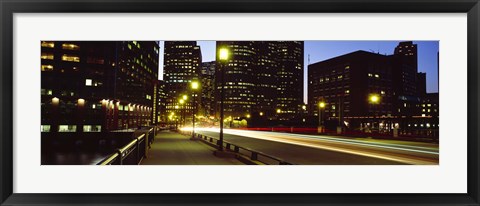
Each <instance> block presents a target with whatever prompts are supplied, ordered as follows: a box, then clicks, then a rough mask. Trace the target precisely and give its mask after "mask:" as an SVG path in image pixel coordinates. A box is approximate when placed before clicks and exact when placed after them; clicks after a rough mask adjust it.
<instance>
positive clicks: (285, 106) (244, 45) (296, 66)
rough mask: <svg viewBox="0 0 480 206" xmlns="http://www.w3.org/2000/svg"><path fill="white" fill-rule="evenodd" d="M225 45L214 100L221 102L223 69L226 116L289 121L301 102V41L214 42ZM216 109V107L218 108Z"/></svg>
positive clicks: (219, 46) (219, 61) (299, 107)
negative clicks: (225, 59)
mask: <svg viewBox="0 0 480 206" xmlns="http://www.w3.org/2000/svg"><path fill="white" fill-rule="evenodd" d="M221 48H228V49H229V51H230V56H229V59H228V60H227V62H222V60H219V58H218V52H217V68H216V80H215V81H216V89H217V92H216V102H217V105H218V104H219V103H220V89H221V88H222V85H221V84H222V82H221V79H220V76H221V73H220V72H221V70H222V69H225V102H224V104H225V110H224V111H225V116H226V117H230V116H231V117H232V118H237V119H242V118H250V117H257V118H265V119H270V120H291V119H292V118H294V117H298V116H301V114H300V109H301V105H303V42H297V41H217V50H219V49H221ZM217 108H218V107H217Z"/></svg>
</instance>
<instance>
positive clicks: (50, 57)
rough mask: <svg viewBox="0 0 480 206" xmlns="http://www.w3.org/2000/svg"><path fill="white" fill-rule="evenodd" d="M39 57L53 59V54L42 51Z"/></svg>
mask: <svg viewBox="0 0 480 206" xmlns="http://www.w3.org/2000/svg"><path fill="white" fill-rule="evenodd" d="M41 58H42V59H53V54H51V53H44V52H42V56H41Z"/></svg>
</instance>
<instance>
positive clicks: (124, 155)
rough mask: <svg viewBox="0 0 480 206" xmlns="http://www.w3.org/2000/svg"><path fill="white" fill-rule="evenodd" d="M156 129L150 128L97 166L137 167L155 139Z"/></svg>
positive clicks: (145, 156)
mask: <svg viewBox="0 0 480 206" xmlns="http://www.w3.org/2000/svg"><path fill="white" fill-rule="evenodd" d="M156 132H157V128H155V127H154V128H151V129H149V130H148V132H145V133H144V134H141V135H140V136H138V137H136V138H135V139H134V140H132V141H131V142H129V143H128V144H127V145H125V146H123V147H122V148H119V149H117V150H116V152H115V153H113V154H111V155H109V156H107V157H106V158H105V159H103V160H102V161H100V162H99V163H98V164H97V165H138V164H139V163H140V162H141V161H142V159H143V158H147V154H148V149H149V147H150V145H151V144H152V143H153V140H154V139H155V138H154V137H155V134H156Z"/></svg>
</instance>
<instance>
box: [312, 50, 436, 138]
mask: <svg viewBox="0 0 480 206" xmlns="http://www.w3.org/2000/svg"><path fill="white" fill-rule="evenodd" d="M308 94H309V95H308V105H309V113H310V114H314V115H315V116H318V115H319V114H320V115H322V119H323V120H325V121H327V124H328V123H329V124H330V125H336V126H341V127H345V128H348V129H351V130H362V131H371V130H372V129H375V130H376V131H378V132H380V133H382V132H384V133H389V132H392V130H393V129H394V128H396V129H398V130H399V133H400V134H415V133H417V130H418V129H421V128H420V125H424V128H426V124H427V122H428V123H429V128H433V125H434V124H435V123H436V124H435V125H436V126H437V127H438V122H437V121H438V113H437V114H436V115H435V114H433V115H427V114H426V113H425V111H424V110H425V109H426V108H424V104H425V103H424V102H425V101H429V102H436V103H430V104H431V105H438V93H437V96H435V95H427V94H426V74H425V73H418V72H417V47H416V45H415V44H413V43H412V42H401V43H400V44H399V45H398V46H397V47H396V48H395V51H394V54H393V55H380V54H377V53H371V52H366V51H356V52H352V53H349V54H345V55H342V56H339V57H335V58H332V59H328V60H325V61H322V62H317V63H314V64H311V65H309V67H308ZM321 102H322V103H324V105H325V107H323V108H322V107H320V106H319V104H320V103H321ZM425 105H428V103H427V104H425ZM432 107H433V106H432ZM427 110H430V111H437V112H438V108H436V109H434V108H431V109H427ZM432 118H433V119H432ZM435 118H436V120H435ZM434 122H435V123H434ZM415 125H418V128H416V127H415ZM327 126H328V125H327ZM436 135H438V133H437V134H436Z"/></svg>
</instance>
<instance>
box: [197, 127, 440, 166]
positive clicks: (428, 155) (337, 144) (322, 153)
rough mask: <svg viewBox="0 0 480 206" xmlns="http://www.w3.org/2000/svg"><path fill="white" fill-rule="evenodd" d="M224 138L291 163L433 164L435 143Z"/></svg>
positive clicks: (240, 133) (256, 134)
mask: <svg viewBox="0 0 480 206" xmlns="http://www.w3.org/2000/svg"><path fill="white" fill-rule="evenodd" d="M195 131H196V132H198V133H200V134H203V135H207V136H213V137H218V129H212V128H196V129H195ZM224 138H225V141H227V142H231V143H233V144H237V145H241V146H243V147H248V148H250V149H253V150H257V151H260V152H263V153H266V154H270V155H273V156H275V157H278V158H281V159H283V160H285V161H288V162H291V163H294V164H304V165H315V164H320V165H321V164H325V165H343V164H347V165H356V164H358V165H364V164H380V165H381V164H417V165H436V164H438V162H439V156H438V145H437V144H430V143H418V142H406V141H395V140H373V139H367V138H340V137H332V136H316V135H301V134H289V133H278V132H261V131H246V130H234V129H225V130H224Z"/></svg>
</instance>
